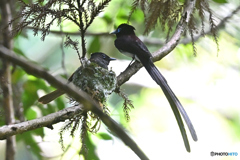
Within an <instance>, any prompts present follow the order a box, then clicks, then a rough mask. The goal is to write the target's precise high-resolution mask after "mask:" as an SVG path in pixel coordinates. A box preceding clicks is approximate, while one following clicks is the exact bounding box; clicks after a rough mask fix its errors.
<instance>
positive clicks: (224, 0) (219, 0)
mask: <svg viewBox="0 0 240 160" xmlns="http://www.w3.org/2000/svg"><path fill="white" fill-rule="evenodd" d="M213 1H214V2H216V3H228V1H227V0H213Z"/></svg>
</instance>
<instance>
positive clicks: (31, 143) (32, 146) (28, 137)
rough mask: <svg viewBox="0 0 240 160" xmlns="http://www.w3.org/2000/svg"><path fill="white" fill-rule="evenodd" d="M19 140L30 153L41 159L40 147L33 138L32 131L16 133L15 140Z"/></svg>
mask: <svg viewBox="0 0 240 160" xmlns="http://www.w3.org/2000/svg"><path fill="white" fill-rule="evenodd" d="M19 140H22V141H23V142H24V143H25V144H26V146H27V147H28V150H29V151H31V152H32V153H34V155H36V156H37V157H38V159H42V156H41V154H40V153H41V149H40V147H39V146H38V143H37V142H36V141H35V139H34V138H33V132H32V131H29V132H24V133H22V134H20V135H17V141H19Z"/></svg>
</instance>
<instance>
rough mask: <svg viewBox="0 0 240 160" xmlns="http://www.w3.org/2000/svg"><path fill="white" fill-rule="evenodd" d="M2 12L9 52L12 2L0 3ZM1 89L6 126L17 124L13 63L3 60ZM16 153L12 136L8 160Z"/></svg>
mask: <svg viewBox="0 0 240 160" xmlns="http://www.w3.org/2000/svg"><path fill="white" fill-rule="evenodd" d="M0 10H1V12H2V14H1V15H2V16H1V18H2V19H1V21H2V22H1V23H2V24H3V26H7V27H6V28H4V29H3V30H2V37H3V40H4V41H3V45H4V46H5V47H7V48H8V49H9V50H12V48H13V41H12V38H11V36H10V31H11V26H9V25H8V23H9V22H10V21H11V19H12V12H11V6H10V1H7V0H2V1H1V2H0ZM0 79H1V80H0V82H1V87H2V90H3V104H2V105H3V107H4V112H5V114H4V115H5V124H7V125H9V124H13V123H15V118H14V107H13V98H12V95H13V93H12V82H11V63H10V62H9V61H7V60H5V59H3V60H2V68H1V75H0ZM15 152H16V139H15V136H11V137H8V138H7V143H6V151H5V153H6V157H5V159H6V160H14V155H15Z"/></svg>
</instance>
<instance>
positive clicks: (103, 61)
mask: <svg viewBox="0 0 240 160" xmlns="http://www.w3.org/2000/svg"><path fill="white" fill-rule="evenodd" d="M112 60H116V59H115V58H111V57H109V56H107V55H106V54H104V53H101V52H95V53H92V54H91V57H90V62H93V63H96V64H97V65H98V66H100V67H102V68H104V69H108V65H109V63H110V61H112ZM77 72H78V70H76V71H75V72H74V73H73V74H72V75H71V76H70V77H69V78H68V83H70V82H72V81H73V76H74V74H75V73H77ZM63 94H64V92H63V91H61V90H59V89H57V90H55V91H53V92H51V93H49V94H47V95H45V96H43V97H41V98H39V99H38V101H39V102H40V103H42V104H47V103H49V102H51V101H53V100H54V99H56V98H57V97H59V96H61V95H63Z"/></svg>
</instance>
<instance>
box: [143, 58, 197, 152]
mask: <svg viewBox="0 0 240 160" xmlns="http://www.w3.org/2000/svg"><path fill="white" fill-rule="evenodd" d="M142 64H143V66H144V67H145V68H146V70H147V71H148V73H149V74H150V76H151V77H152V79H153V80H154V81H155V82H156V83H157V84H158V85H159V86H160V87H161V88H162V90H163V92H164V94H165V96H166V97H167V99H168V102H169V104H170V106H171V108H172V110H173V113H174V115H175V118H176V120H177V123H178V126H179V128H180V131H181V134H182V137H183V141H184V144H185V147H186V149H187V151H188V152H190V145H189V142H188V138H187V134H186V130H185V128H184V124H183V121H182V118H181V115H180V113H181V114H182V116H183V118H184V120H185V122H186V124H187V126H188V128H189V130H190V133H191V135H192V138H193V140H194V141H197V139H198V138H197V134H196V132H195V129H194V127H193V125H192V122H191V120H190V118H189V117H188V115H187V113H186V111H185V110H184V108H183V106H182V104H181V103H180V101H179V100H178V98H177V97H176V95H175V94H174V93H173V91H172V90H171V88H170V87H169V85H168V84H167V81H166V80H165V78H164V77H163V75H162V74H161V73H160V71H159V70H158V69H157V67H156V66H155V65H154V64H153V62H152V61H151V59H149V61H147V62H146V61H145V62H144V63H142ZM179 111H180V113H179Z"/></svg>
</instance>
